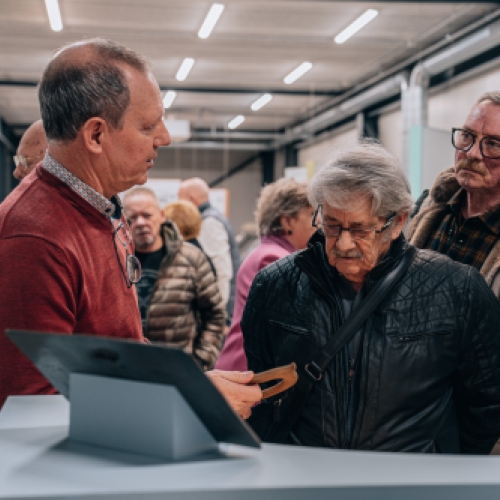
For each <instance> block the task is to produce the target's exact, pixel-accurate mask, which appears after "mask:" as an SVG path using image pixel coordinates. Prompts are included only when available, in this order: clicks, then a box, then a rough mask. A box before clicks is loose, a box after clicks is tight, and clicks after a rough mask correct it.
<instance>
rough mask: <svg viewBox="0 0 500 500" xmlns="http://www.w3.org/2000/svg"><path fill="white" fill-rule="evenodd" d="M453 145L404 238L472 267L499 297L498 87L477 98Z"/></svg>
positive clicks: (499, 146) (499, 152)
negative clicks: (450, 158) (450, 160)
mask: <svg viewBox="0 0 500 500" xmlns="http://www.w3.org/2000/svg"><path fill="white" fill-rule="evenodd" d="M452 144H453V146H454V147H455V149H456V152H455V166H454V167H452V168H450V169H448V170H446V171H444V172H443V173H442V174H440V175H439V176H438V178H437V179H436V181H435V183H434V186H433V187H432V188H431V190H430V194H429V196H428V197H427V198H426V199H425V200H424V202H423V204H422V206H421V207H420V210H419V211H418V213H417V214H416V215H415V216H414V217H413V219H412V220H411V223H410V224H409V226H408V229H407V237H408V239H409V241H410V242H411V243H412V244H413V245H415V246H416V247H418V248H429V249H431V250H435V251H436V252H440V253H443V254H445V255H448V257H450V258H452V259H453V260H455V261H457V262H462V263H463V264H468V265H470V266H473V267H475V268H476V269H477V270H478V271H479V272H480V273H481V274H482V275H483V277H484V278H485V279H486V282H487V283H488V285H489V287H490V288H491V289H492V290H493V292H494V293H495V295H496V296H497V297H498V298H500V238H499V235H500V91H497V92H489V93H487V94H484V95H483V96H482V97H481V98H480V99H479V100H478V101H477V103H476V104H475V105H474V106H473V108H472V109H471V111H470V112H469V115H468V116H467V119H466V120H465V123H464V125H463V126H462V128H460V129H453V131H452Z"/></svg>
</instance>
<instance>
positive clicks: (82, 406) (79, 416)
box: [69, 373, 217, 461]
mask: <svg viewBox="0 0 500 500" xmlns="http://www.w3.org/2000/svg"><path fill="white" fill-rule="evenodd" d="M69 381H70V403H71V404H70V431H69V438H70V439H71V440H74V441H78V442H81V443H85V444H90V445H93V446H102V447H106V448H113V449H118V450H123V451H127V452H132V453H138V454H142V455H150V456H156V457H162V458H166V459H167V460H169V461H177V460H184V459H187V458H190V457H193V456H195V455H198V454H200V453H203V452H206V451H210V450H214V449H217V443H216V441H215V440H214V439H213V437H212V436H211V435H210V433H209V432H208V431H207V429H206V428H205V426H204V425H203V424H202V423H201V422H200V420H199V419H198V417H197V416H196V414H195V413H194V412H193V410H192V409H191V407H189V406H188V404H187V403H186V401H185V399H184V398H183V397H182V396H181V395H180V394H179V392H178V390H177V389H176V388H175V387H173V386H170V385H161V384H156V383H152V382H137V381H133V380H125V379H117V378H110V377H104V376H98V375H85V374H79V373H71V374H70V380H69Z"/></svg>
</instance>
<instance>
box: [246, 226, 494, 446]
mask: <svg viewBox="0 0 500 500" xmlns="http://www.w3.org/2000/svg"><path fill="white" fill-rule="evenodd" d="M406 245H407V243H406V240H405V239H404V237H403V236H400V238H399V239H398V240H396V241H395V242H393V244H392V246H391V249H390V251H389V253H388V254H387V255H386V257H385V258H384V259H383V261H382V262H381V263H380V264H379V265H378V266H377V267H376V268H375V269H373V270H372V271H371V272H370V273H369V275H368V277H367V280H366V282H365V284H364V287H365V293H367V292H368V291H369V290H370V288H371V287H373V286H374V284H375V283H376V282H377V280H379V279H380V278H381V276H383V275H385V274H386V273H387V272H388V270H389V269H392V268H393V266H395V265H396V264H397V262H398V261H399V260H400V259H401V256H402V253H403V251H404V249H405V248H406ZM322 259H323V262H326V257H325V255H324V238H323V237H322V236H321V235H319V234H318V233H317V234H316V235H315V236H313V238H312V240H311V243H310V246H309V248H308V249H306V250H303V251H300V252H296V253H294V254H291V255H290V256H288V257H285V258H283V259H281V260H279V261H277V262H275V263H273V264H271V265H270V266H268V267H266V268H265V269H263V270H262V271H261V272H260V273H259V274H258V275H257V276H256V278H255V280H254V282H253V285H252V288H251V290H250V293H249V297H248V301H247V304H246V308H245V312H244V315H243V319H242V330H243V335H244V340H245V351H246V355H247V358H248V366H249V369H251V370H254V371H255V372H260V371H262V370H267V369H270V368H273V367H276V366H281V365H285V364H289V363H291V362H293V361H294V362H296V363H297V364H298V365H299V366H304V365H305V364H306V363H307V362H308V361H309V360H310V359H311V358H312V357H313V355H314V354H315V353H316V351H317V350H318V349H319V348H320V347H322V346H323V345H324V344H325V343H326V342H327V340H328V339H329V337H330V336H331V335H334V334H335V331H336V330H337V329H338V328H339V325H341V324H342V322H343V321H344V317H343V316H344V313H343V308H342V305H341V302H340V295H339V293H338V292H336V290H338V288H337V284H336V283H335V282H334V280H333V279H332V277H333V275H334V274H335V273H332V277H330V281H327V279H328V276H329V273H325V268H324V265H322ZM365 325H366V326H365V329H364V335H363V338H362V342H361V345H362V347H361V353H360V361H359V363H360V364H359V369H358V376H357V377H356V379H357V382H356V384H355V386H354V387H352V386H350V383H349V376H348V373H349V367H348V355H347V348H345V349H344V351H342V352H340V353H339V354H338V355H337V356H336V357H335V358H334V359H333V360H332V361H331V363H330V364H329V365H328V367H327V369H326V371H325V373H324V376H323V378H322V379H321V380H320V381H319V382H317V383H316V384H315V385H314V388H313V390H312V392H311V393H310V395H309V399H308V401H307V403H306V406H305V408H304V410H303V412H302V414H301V416H300V417H299V420H298V421H297V423H296V425H295V427H294V429H293V432H292V433H291V442H295V443H297V444H302V445H306V446H320V447H331V448H352V449H362V450H379V451H406V452H428V453H439V452H445V453H458V452H462V453H478V454H479V453H489V452H490V450H491V449H492V448H493V445H494V444H495V442H496V440H497V438H498V437H499V436H500V331H499V325H500V303H499V302H498V300H497V299H496V297H495V296H494V294H493V293H492V292H491V290H490V289H489V288H488V286H487V285H486V283H485V281H484V279H483V278H482V277H481V276H480V275H479V273H478V272H477V271H476V270H475V269H473V268H471V267H469V266H465V265H462V264H458V263H456V262H453V261H452V260H451V259H449V258H448V257H445V256H442V255H440V254H437V253H435V252H431V251H428V250H418V251H417V254H416V256H415V258H414V260H413V263H412V264H411V266H410V268H409V270H408V272H407V273H406V275H405V276H404V277H403V278H402V280H401V281H400V283H399V284H398V285H396V287H395V288H394V289H393V290H392V291H391V292H390V293H389V294H388V296H387V297H385V298H384V299H383V301H382V302H381V304H380V305H379V306H378V309H377V310H376V312H375V313H373V314H372V315H371V317H370V318H369V319H368V321H367V322H366V323H365ZM293 390H294V388H292V389H289V392H288V393H283V394H282V395H280V396H277V397H276V401H274V404H275V407H276V408H275V409H276V410H278V411H277V412H276V418H277V419H279V418H280V414H281V413H280V412H286V411H287V401H290V399H291V398H290V393H291V391H293ZM353 395H356V399H355V401H356V404H355V406H354V412H352V411H351V412H349V417H348V399H350V398H352V397H353ZM278 398H279V399H278ZM351 401H352V399H351ZM351 409H352V407H351ZM348 426H351V429H353V430H352V437H351V439H348V437H347V436H348V433H347V427H348Z"/></svg>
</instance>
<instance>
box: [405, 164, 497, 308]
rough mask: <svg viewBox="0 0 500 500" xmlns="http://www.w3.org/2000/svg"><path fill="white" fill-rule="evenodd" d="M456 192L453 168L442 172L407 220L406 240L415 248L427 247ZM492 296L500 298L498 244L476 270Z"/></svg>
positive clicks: (458, 186) (457, 186) (458, 187)
mask: <svg viewBox="0 0 500 500" xmlns="http://www.w3.org/2000/svg"><path fill="white" fill-rule="evenodd" d="M459 189H460V185H459V184H458V182H457V180H456V177H455V173H454V168H450V169H448V170H445V171H444V172H442V173H441V174H440V175H439V176H438V178H437V179H436V182H435V183H434V185H433V186H432V188H431V191H430V193H429V196H428V197H427V198H426V199H425V200H424V202H423V203H422V206H421V207H420V210H419V211H418V213H417V214H416V215H415V216H414V217H413V218H412V219H411V220H410V222H409V223H408V227H407V229H406V237H407V238H408V240H409V242H410V243H411V244H412V245H415V246H416V247H417V248H428V246H429V244H430V238H431V236H432V233H433V232H434V231H435V230H436V229H437V227H438V226H439V224H440V223H441V221H442V220H443V217H444V216H445V214H446V213H447V212H446V205H447V203H448V201H449V200H450V199H451V198H452V196H453V195H454V194H455V193H456V192H457V191H458V190H459ZM479 271H480V272H481V274H482V275H483V277H484V279H485V280H486V282H487V283H488V286H489V287H490V288H491V289H492V290H493V293H494V294H495V295H496V296H497V297H498V298H499V299H500V241H498V242H497V243H496V244H495V246H494V247H493V249H492V251H491V252H490V254H489V255H488V257H487V259H486V260H485V261H484V263H483V265H482V267H481V269H480V270H479Z"/></svg>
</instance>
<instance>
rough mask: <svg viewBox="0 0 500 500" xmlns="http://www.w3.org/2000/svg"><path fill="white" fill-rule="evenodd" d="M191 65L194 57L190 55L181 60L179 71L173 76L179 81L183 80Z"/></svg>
mask: <svg viewBox="0 0 500 500" xmlns="http://www.w3.org/2000/svg"><path fill="white" fill-rule="evenodd" d="M193 65H194V59H193V58H192V57H186V58H185V59H184V61H182V64H181V67H180V68H179V71H177V74H176V75H175V78H177V80H179V82H183V81H184V80H185V79H186V78H187V76H188V75H189V72H190V71H191V68H192V67H193Z"/></svg>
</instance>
